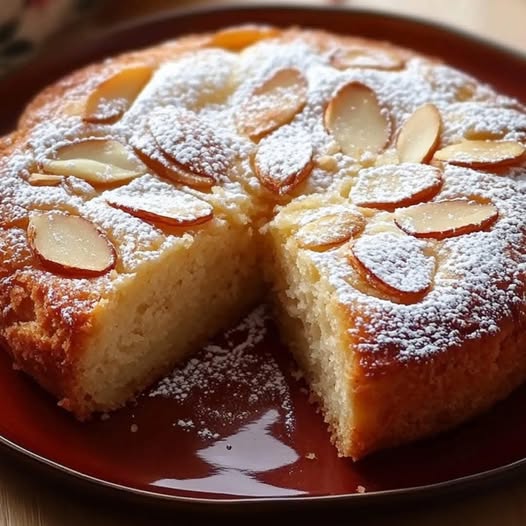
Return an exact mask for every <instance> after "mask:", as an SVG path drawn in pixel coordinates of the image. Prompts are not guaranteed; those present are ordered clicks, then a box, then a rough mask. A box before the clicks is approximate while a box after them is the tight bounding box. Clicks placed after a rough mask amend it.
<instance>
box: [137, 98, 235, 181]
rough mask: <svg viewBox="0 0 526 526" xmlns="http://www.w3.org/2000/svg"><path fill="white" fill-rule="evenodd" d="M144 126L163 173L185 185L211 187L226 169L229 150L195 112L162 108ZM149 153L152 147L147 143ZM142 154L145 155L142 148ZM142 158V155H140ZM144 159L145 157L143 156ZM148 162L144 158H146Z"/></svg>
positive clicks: (229, 156)
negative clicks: (161, 155)
mask: <svg viewBox="0 0 526 526" xmlns="http://www.w3.org/2000/svg"><path fill="white" fill-rule="evenodd" d="M148 129H149V132H150V134H151V136H152V137H153V139H154V141H155V144H156V145H157V148H158V150H160V151H161V152H162V154H163V155H164V156H165V158H166V159H167V160H168V162H166V163H163V162H162V161H161V160H160V159H159V157H158V156H157V157H156V159H154V160H153V161H154V163H155V162H157V163H161V164H162V165H163V167H164V169H165V170H166V175H167V176H168V177H170V178H173V179H174V180H175V181H177V182H180V183H182V184H188V185H189V186H196V187H211V186H213V185H214V184H215V183H217V182H218V181H219V179H220V178H221V177H222V176H225V174H226V173H227V172H228V170H229V167H230V164H231V156H232V152H231V151H230V149H229V148H228V145H227V144H225V142H224V141H223V140H222V139H221V138H220V137H219V136H218V135H217V134H216V133H215V132H214V130H213V129H212V128H211V127H210V126H209V125H208V123H206V122H205V121H203V120H202V119H200V118H199V117H198V116H197V115H196V114H195V113H193V112H190V111H188V110H183V109H180V108H162V109H160V110H157V111H155V112H154V113H153V114H152V115H151V117H150V119H149V120H148ZM149 151H150V155H151V154H152V152H154V151H155V148H152V147H151V145H150V150H149ZM142 154H146V155H148V152H147V151H145V150H144V149H143V151H142ZM142 158H143V157H142ZM145 161H146V159H145ZM146 162H148V161H146Z"/></svg>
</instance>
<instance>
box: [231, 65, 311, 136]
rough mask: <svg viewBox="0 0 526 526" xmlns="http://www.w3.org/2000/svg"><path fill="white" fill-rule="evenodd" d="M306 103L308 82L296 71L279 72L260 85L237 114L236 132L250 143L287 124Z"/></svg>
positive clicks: (281, 70) (293, 69) (291, 69)
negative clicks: (249, 139)
mask: <svg viewBox="0 0 526 526" xmlns="http://www.w3.org/2000/svg"><path fill="white" fill-rule="evenodd" d="M306 102H307V79H306V78H305V77H304V76H303V74H302V73H301V72H300V71H299V70H298V69H295V68H285V69H279V70H278V71H276V72H275V73H274V74H273V75H272V76H271V77H269V78H268V79H267V80H265V81H264V82H263V83H262V84H260V85H259V86H258V87H257V88H256V89H254V91H253V92H252V93H251V95H250V96H249V97H248V99H246V100H245V102H244V103H243V104H242V105H241V107H240V108H239V111H238V112H237V114H236V115H237V116H236V119H237V128H238V130H239V132H240V133H242V134H244V135H248V136H249V137H250V138H251V139H252V140H253V141H258V140H259V139H261V137H263V136H265V135H268V134H269V133H270V132H272V131H274V130H275V129H276V128H279V127H280V126H283V125H284V124H288V123H289V122H290V121H291V120H292V119H293V118H294V116H295V115H296V114H297V113H299V112H300V111H301V110H302V109H303V107H304V106H305V104H306Z"/></svg>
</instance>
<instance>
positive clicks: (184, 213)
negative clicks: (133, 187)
mask: <svg viewBox="0 0 526 526" xmlns="http://www.w3.org/2000/svg"><path fill="white" fill-rule="evenodd" d="M104 197H105V199H106V201H107V203H108V204H109V205H111V206H113V207H114V208H118V209H120V210H123V211H124V212H128V213H129V214H131V215H133V216H135V217H138V218H139V219H144V220H145V221H150V222H152V223H155V224H160V225H167V226H184V227H189V226H197V225H201V224H203V223H206V222H207V221H210V220H211V219H212V217H213V215H214V209H213V208H212V206H211V205H210V204H208V203H207V202H205V201H203V200H202V199H198V198H197V197H194V196H193V195H190V194H187V193H185V192H181V191H179V190H176V189H175V188H174V189H173V191H171V192H170V193H169V195H163V194H157V195H155V194H153V195H152V194H142V195H125V194H123V195H118V194H113V195H112V193H111V192H110V193H109V194H107V195H105V196H104Z"/></svg>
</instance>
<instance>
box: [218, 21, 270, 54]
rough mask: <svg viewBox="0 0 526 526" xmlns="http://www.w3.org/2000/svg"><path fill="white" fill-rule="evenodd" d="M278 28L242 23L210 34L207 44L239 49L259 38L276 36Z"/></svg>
mask: <svg viewBox="0 0 526 526" xmlns="http://www.w3.org/2000/svg"><path fill="white" fill-rule="evenodd" d="M279 33H280V31H279V29H277V28H275V27H272V26H256V25H250V24H247V25H243V26H236V27H227V28H226V29H223V30H221V31H218V32H217V33H215V34H214V35H212V37H211V39H210V42H209V44H208V45H210V46H215V47H221V48H223V49H229V50H230V51H240V50H242V49H243V48H246V47H248V46H251V45H252V44H255V43H256V42H259V41H260V40H264V39H266V38H272V37H276V36H278V35H279Z"/></svg>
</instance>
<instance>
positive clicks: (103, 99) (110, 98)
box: [84, 65, 152, 123]
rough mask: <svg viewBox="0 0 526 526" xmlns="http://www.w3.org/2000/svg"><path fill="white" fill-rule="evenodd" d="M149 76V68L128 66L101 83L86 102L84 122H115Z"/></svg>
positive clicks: (150, 74) (150, 69)
mask: <svg viewBox="0 0 526 526" xmlns="http://www.w3.org/2000/svg"><path fill="white" fill-rule="evenodd" d="M151 76H152V68H151V67H150V66H144V65H140V66H128V67H126V68H124V69H122V70H120V71H118V72H117V73H115V74H114V75H112V76H111V77H109V78H107V79H106V80H104V81H102V82H101V83H100V84H99V85H98V86H97V87H96V88H95V89H94V90H93V91H92V92H91V94H90V95H89V97H88V100H87V101H86V107H85V109H84V120H85V121H88V122H105V123H112V122H115V121H116V120H117V119H119V118H120V117H121V116H122V115H123V114H124V112H125V111H126V110H127V109H128V108H129V107H130V106H131V105H132V103H133V101H134V100H135V99H136V98H137V95H139V93H140V92H141V91H142V89H143V88H144V86H145V85H146V83H147V82H148V81H149V80H150V78H151Z"/></svg>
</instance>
